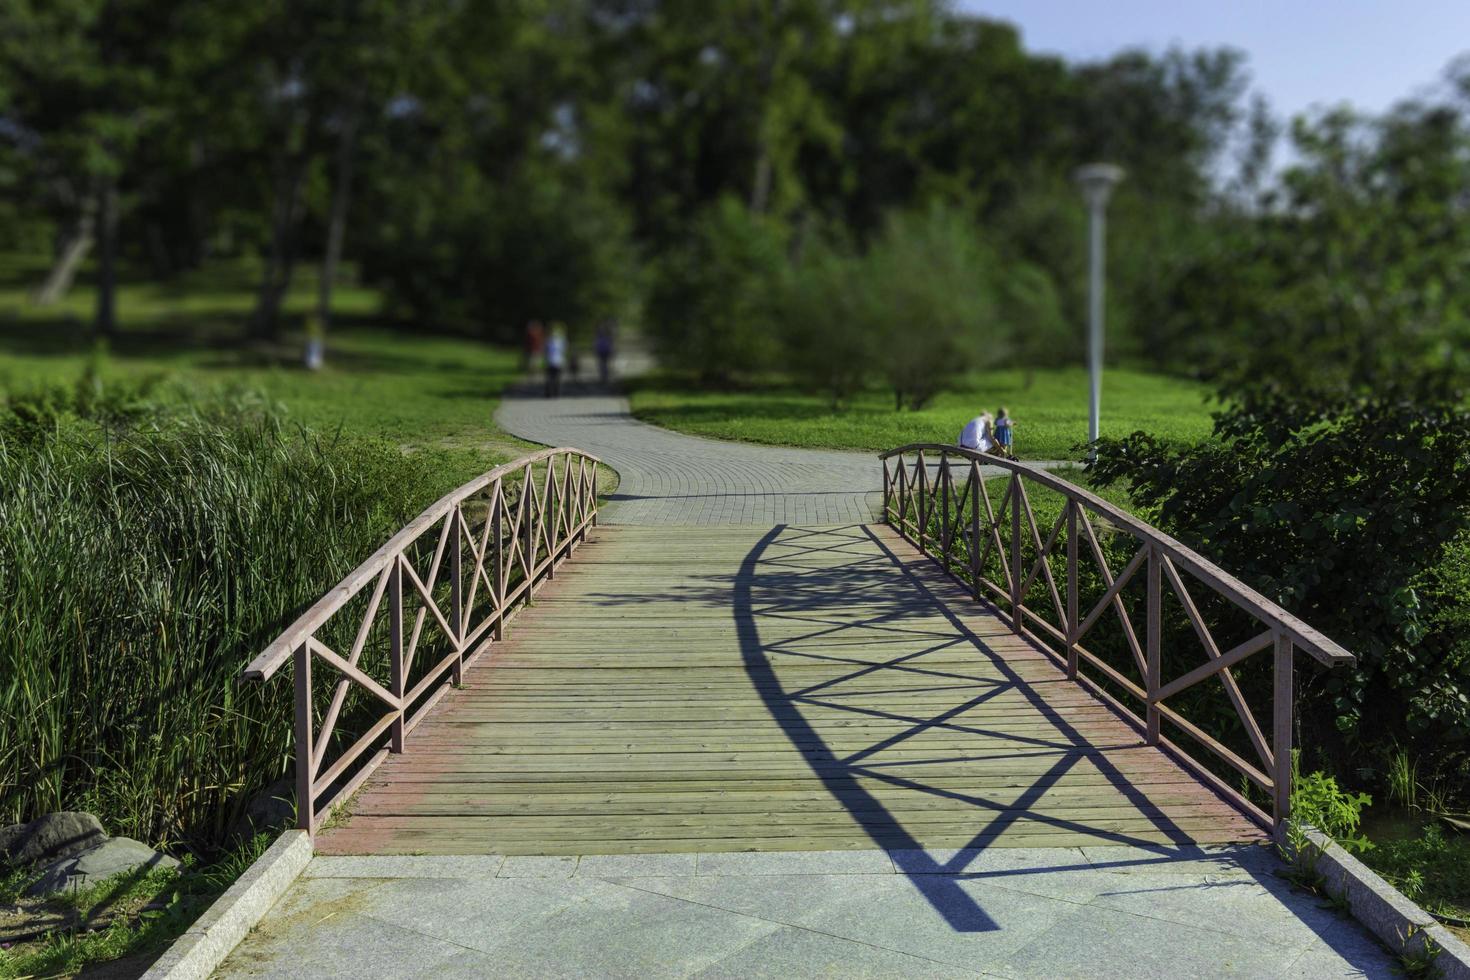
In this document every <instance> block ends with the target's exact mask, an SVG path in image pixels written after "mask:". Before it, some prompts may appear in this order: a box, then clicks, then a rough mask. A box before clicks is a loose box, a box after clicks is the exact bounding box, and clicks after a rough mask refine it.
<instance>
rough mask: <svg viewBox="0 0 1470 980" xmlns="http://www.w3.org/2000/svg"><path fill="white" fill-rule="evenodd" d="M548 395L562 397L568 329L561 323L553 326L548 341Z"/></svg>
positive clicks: (549, 396)
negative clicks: (562, 376)
mask: <svg viewBox="0 0 1470 980" xmlns="http://www.w3.org/2000/svg"><path fill="white" fill-rule="evenodd" d="M545 357H546V397H547V398H560V397H561V373H562V371H563V369H565V368H566V366H567V329H566V327H563V326H562V325H561V324H557V325H555V326H553V327H552V328H551V336H550V337H549V338H547V341H546V354H545Z"/></svg>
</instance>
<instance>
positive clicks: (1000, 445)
mask: <svg viewBox="0 0 1470 980" xmlns="http://www.w3.org/2000/svg"><path fill="white" fill-rule="evenodd" d="M1013 425H1015V423H1014V422H1013V421H1011V417H1010V416H1009V415H1008V414H1006V409H1005V406H1004V405H1002V406H1001V407H1000V411H998V412H996V413H995V443H996V451H997V452H998V453H999V454H1000V455H1002V456H1004V457H1006V458H1007V459H1015V458H1016V454H1015V452H1014V451H1012V449H1011V426H1013Z"/></svg>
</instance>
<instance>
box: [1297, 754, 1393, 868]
mask: <svg viewBox="0 0 1470 980" xmlns="http://www.w3.org/2000/svg"><path fill="white" fill-rule="evenodd" d="M1296 765H1297V757H1296V755H1293V756H1292V766H1293V768H1294V770H1295V767H1296ZM1372 802H1373V799H1372V797H1370V796H1368V794H1366V793H1348V792H1344V791H1343V790H1342V789H1341V788H1340V787H1339V786H1338V785H1337V780H1336V779H1335V778H1333V777H1332V776H1329V775H1328V774H1327V773H1325V772H1312V773H1309V774H1307V775H1305V776H1304V775H1302V774H1301V772H1300V771H1299V770H1295V771H1293V773H1292V778H1291V816H1292V819H1293V820H1296V821H1300V822H1302V823H1307V824H1310V825H1311V826H1313V827H1316V828H1317V829H1318V830H1320V831H1322V833H1324V834H1326V835H1327V836H1328V837H1331V838H1332V839H1333V840H1335V841H1337V843H1339V844H1341V845H1342V846H1343V847H1344V848H1345V849H1347V850H1349V851H1353V852H1359V853H1360V852H1363V851H1366V850H1368V849H1369V848H1371V847H1373V843H1372V842H1371V841H1369V840H1368V838H1367V837H1364V836H1363V835H1362V834H1361V833H1359V831H1358V825H1359V824H1360V823H1361V821H1362V817H1363V808H1364V807H1366V806H1368V804H1370V803H1372Z"/></svg>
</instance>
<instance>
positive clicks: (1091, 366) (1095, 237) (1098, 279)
mask: <svg viewBox="0 0 1470 980" xmlns="http://www.w3.org/2000/svg"><path fill="white" fill-rule="evenodd" d="M1073 179H1074V180H1076V181H1077V186H1078V187H1079V188H1081V190H1082V197H1083V199H1084V200H1085V201H1086V202H1087V211H1088V215H1089V219H1088V240H1089V248H1088V263H1087V266H1088V289H1087V374H1088V382H1089V385H1088V387H1089V394H1090V399H1089V411H1088V415H1087V441H1088V442H1096V441H1097V438H1098V435H1099V434H1100V433H1099V417H1100V415H1101V410H1102V357H1103V259H1104V246H1105V244H1106V240H1107V235H1106V229H1107V207H1108V198H1109V197H1111V196H1112V193H1113V188H1114V187H1116V186H1118V182H1119V181H1121V180H1122V179H1123V168H1122V167H1119V166H1116V165H1114V164H1111V163H1089V164H1087V165H1086V166H1084V167H1078V168H1077V172H1076V173H1075V174H1074V175H1073Z"/></svg>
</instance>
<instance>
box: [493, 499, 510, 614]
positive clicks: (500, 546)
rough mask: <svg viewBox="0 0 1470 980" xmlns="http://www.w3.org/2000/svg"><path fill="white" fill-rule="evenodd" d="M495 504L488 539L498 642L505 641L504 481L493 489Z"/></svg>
mask: <svg viewBox="0 0 1470 980" xmlns="http://www.w3.org/2000/svg"><path fill="white" fill-rule="evenodd" d="M495 490H496V493H495V503H494V504H493V505H492V506H491V507H490V522H491V523H490V538H491V540H492V544H493V547H494V548H495V551H494V552H493V554H494V557H495V566H494V572H495V608H496V609H498V610H499V612H498V613H496V616H495V640H496V642H499V641H501V640H503V639H505V586H506V579H507V569H506V567H505V541H504V539H503V538H502V537H501V535H502V534H503V533H504V526H503V518H504V516H505V481H504V480H502V481H500V483H498V484H497V485H496V487H495Z"/></svg>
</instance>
